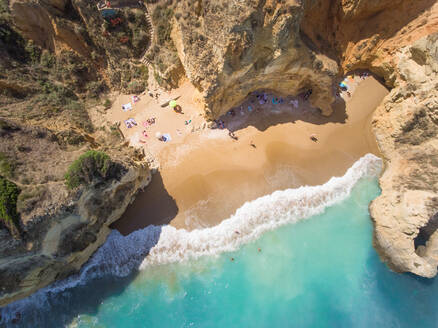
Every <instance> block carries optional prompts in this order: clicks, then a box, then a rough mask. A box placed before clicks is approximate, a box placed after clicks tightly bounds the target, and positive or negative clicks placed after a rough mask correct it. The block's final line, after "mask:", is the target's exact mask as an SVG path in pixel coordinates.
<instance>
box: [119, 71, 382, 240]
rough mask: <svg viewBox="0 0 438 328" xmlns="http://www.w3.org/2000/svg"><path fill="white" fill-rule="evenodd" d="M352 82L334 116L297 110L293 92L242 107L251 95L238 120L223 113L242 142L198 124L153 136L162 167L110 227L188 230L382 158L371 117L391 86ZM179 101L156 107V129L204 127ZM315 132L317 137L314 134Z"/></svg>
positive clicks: (184, 102) (154, 152) (302, 108)
mask: <svg viewBox="0 0 438 328" xmlns="http://www.w3.org/2000/svg"><path fill="white" fill-rule="evenodd" d="M349 82H350V83H349V91H350V92H351V98H350V97H348V96H347V95H346V94H345V93H343V95H342V96H343V98H345V105H344V101H343V99H342V98H338V99H337V105H336V108H335V113H334V115H333V116H331V117H328V118H327V117H323V116H321V115H320V114H319V113H318V112H316V111H315V110H313V109H312V108H310V107H308V105H307V104H306V102H303V101H302V100H300V103H299V106H298V108H296V107H294V106H293V105H291V104H290V100H293V101H294V99H297V98H294V97H288V98H286V99H285V101H284V105H279V106H276V105H270V104H268V106H266V105H265V107H268V108H264V109H263V108H262V109H260V110H259V111H257V110H253V111H252V113H250V114H248V113H246V111H245V110H242V111H240V109H241V108H245V109H246V108H247V106H254V99H252V100H251V99H250V98H249V99H248V100H247V101H245V102H244V103H243V104H242V107H241V108H239V107H237V108H236V112H237V115H236V116H237V117H236V116H235V117H233V118H231V117H224V118H223V120H224V122H225V125H226V127H228V128H229V129H230V130H232V131H234V133H235V134H236V135H237V136H238V140H232V139H231V138H230V137H229V136H228V130H227V129H225V130H218V129H216V130H210V129H202V128H197V127H192V128H189V129H186V130H185V131H187V133H186V134H183V133H181V134H182V135H177V138H175V139H174V140H172V141H171V142H168V143H162V142H159V141H156V142H155V140H153V141H152V140H151V143H152V145H151V146H152V147H150V148H149V151H150V152H151V153H152V155H153V156H154V157H156V158H158V160H159V163H160V168H159V171H158V172H157V173H156V174H154V176H153V178H152V183H151V185H150V186H149V187H148V188H147V189H146V190H145V191H144V192H141V193H139V194H138V195H137V197H136V200H135V201H134V202H133V203H132V204H131V205H130V206H129V207H128V209H127V211H126V212H125V214H124V215H123V217H122V218H121V219H119V220H118V221H117V222H115V223H114V224H113V225H112V227H113V228H115V229H117V230H119V231H120V232H121V233H122V234H124V235H127V234H129V233H130V232H132V231H135V230H138V229H141V228H144V227H146V226H147V225H149V224H155V225H157V224H170V225H172V226H173V227H175V228H184V229H187V230H193V229H198V228H206V227H211V226H215V225H217V224H219V223H220V222H222V221H223V220H224V219H226V218H228V217H230V216H231V215H232V214H233V213H234V212H235V211H236V209H237V208H239V207H241V206H242V205H243V204H244V203H245V202H247V201H251V200H254V199H256V198H258V197H261V196H263V195H268V194H271V193H272V192H274V191H276V190H284V189H288V188H298V187H300V186H304V185H310V186H312V185H321V184H323V183H325V182H327V181H328V180H329V179H330V178H331V177H333V176H343V175H344V174H345V172H346V171H347V170H348V168H350V167H351V166H352V165H353V164H354V163H355V162H356V161H357V160H358V159H359V158H361V157H362V156H364V155H365V154H367V153H372V154H375V155H377V156H378V155H379V150H378V147H377V144H376V141H375V138H374V136H373V134H372V131H371V116H372V113H373V112H374V110H375V108H376V107H377V106H378V105H379V104H380V103H381V101H382V99H383V98H384V96H386V94H387V93H388V91H387V90H386V88H385V87H384V86H383V85H381V84H380V83H379V82H378V81H377V80H375V79H374V78H373V77H368V78H367V79H365V80H360V79H359V78H358V77H357V78H355V80H354V81H351V80H350V81H349ZM184 88H187V85H185V86H184ZM354 89H356V90H354ZM177 92H178V90H176V92H175V93H177ZM186 94H187V93H186ZM170 96H171V95H168V97H170ZM181 98H182V99H181V100H180V101H179V102H180V103H181V104H182V107H183V110H184V112H185V115H178V114H175V113H173V112H172V111H170V110H169V109H162V108H161V111H162V112H161V113H160V112H158V113H157V112H156V113H157V114H156V115H157V117H158V118H157V121H158V122H157V126H156V128H157V129H162V128H163V126H162V125H160V124H159V123H160V121H161V122H162V121H163V119H164V120H166V123H167V124H168V126H167V127H165V128H167V129H168V130H170V129H178V124H181V122H179V121H181V120H182V119H184V118H185V117H193V118H194V125H195V126H196V125H201V124H202V120H200V119H199V118H198V117H196V110H192V111H190V110H189V108H190V107H189V104H188V101H187V100H185V99H184V96H183V97H181ZM157 103H158V102H157ZM193 107H195V106H193ZM254 107H255V106H254ZM344 108H345V109H344ZM159 110H160V109H159ZM151 112H152V111H151ZM149 114H151V113H149ZM160 114H162V115H163V116H165V117H162V116H159V115H160ZM139 115H140V117H141V115H143V117H144V113H140V114H139ZM240 116H242V117H240ZM239 121H240V123H239ZM175 125H176V127H175ZM232 125H233V126H232ZM129 132H131V131H129ZM124 133H125V131H124ZM136 134H138V132H136V133H131V134H129V133H127V137H128V138H129V139H130V140H131V143H132V144H136V141H137V140H138V139H137V135H136ZM312 134H316V135H317V138H318V141H317V142H314V141H312V140H311V139H310V136H311V135H312ZM172 137H173V135H172ZM251 144H252V145H254V146H255V147H253V146H251ZM137 145H138V143H137ZM151 196H152V197H151ZM151 199H153V201H151Z"/></svg>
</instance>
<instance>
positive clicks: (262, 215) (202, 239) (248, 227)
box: [140, 154, 382, 269]
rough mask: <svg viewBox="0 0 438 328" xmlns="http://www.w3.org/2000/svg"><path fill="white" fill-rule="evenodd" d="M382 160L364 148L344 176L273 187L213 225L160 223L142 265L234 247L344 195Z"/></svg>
mask: <svg viewBox="0 0 438 328" xmlns="http://www.w3.org/2000/svg"><path fill="white" fill-rule="evenodd" d="M381 165H382V164H381V160H380V159H379V158H378V157H376V156H374V155H371V154H367V155H365V156H364V157H362V158H361V159H359V160H358V161H357V162H356V163H355V164H354V165H353V166H352V167H351V168H350V169H348V171H347V172H346V174H345V175H344V176H343V177H333V178H331V179H330V180H329V181H328V182H327V183H325V184H323V185H321V186H312V187H310V186H303V187H300V188H297V189H287V190H283V191H276V192H274V193H272V194H270V195H267V196H263V197H260V198H258V199H256V200H253V201H251V202H247V203H245V204H244V205H243V206H242V207H240V208H239V209H238V210H237V211H236V213H235V214H234V215H233V216H231V217H230V218H229V219H227V220H224V221H223V222H221V223H220V224H219V225H217V226H214V227H211V228H206V229H197V230H193V231H190V232H189V231H186V230H184V229H176V228H174V227H172V226H164V227H163V229H162V231H161V235H160V238H159V241H158V243H157V245H155V246H154V247H153V248H152V249H151V250H150V252H149V255H148V256H147V257H146V258H145V259H144V261H143V262H142V264H141V266H140V268H141V269H145V268H146V267H147V266H149V265H154V264H166V263H171V262H178V261H184V260H189V259H196V258H199V257H200V256H205V255H210V256H211V255H217V254H220V253H222V252H230V251H235V250H237V249H238V248H239V246H240V245H242V244H245V243H248V242H251V241H253V240H255V239H257V238H258V237H259V236H260V235H261V234H262V233H264V232H266V231H268V230H273V229H275V228H277V227H279V226H282V225H285V224H288V223H295V222H297V221H299V220H302V219H306V218H309V217H311V216H313V215H317V214H321V213H322V212H323V211H324V209H325V208H326V207H328V206H331V205H334V204H336V203H338V202H340V201H342V200H344V199H345V198H347V197H348V195H349V194H350V192H351V189H352V188H353V187H354V185H355V184H356V183H357V182H358V181H359V180H360V179H361V178H363V177H370V176H372V177H375V176H377V175H378V174H379V172H380V170H381Z"/></svg>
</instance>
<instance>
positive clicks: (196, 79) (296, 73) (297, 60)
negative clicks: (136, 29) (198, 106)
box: [172, 0, 338, 118]
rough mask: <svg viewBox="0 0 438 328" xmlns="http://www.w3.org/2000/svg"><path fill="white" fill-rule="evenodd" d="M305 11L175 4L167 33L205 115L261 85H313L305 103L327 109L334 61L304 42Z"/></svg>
mask: <svg viewBox="0 0 438 328" xmlns="http://www.w3.org/2000/svg"><path fill="white" fill-rule="evenodd" d="M303 14H304V7H303V6H302V5H300V4H299V2H297V1H294V0H288V1H269V0H268V1H255V0H253V1H250V0H247V1H218V2H217V1H216V2H211V1H188V0H184V1H178V3H177V5H176V7H175V18H174V27H173V32H172V38H173V41H174V44H175V46H176V48H177V50H178V54H179V56H180V59H181V62H182V64H183V66H184V69H185V72H186V75H187V77H188V78H189V79H190V81H191V82H192V83H193V84H194V85H195V86H196V88H197V89H198V90H199V92H200V101H201V102H202V103H203V104H204V106H205V114H206V116H207V118H217V117H219V116H220V115H222V114H224V113H225V112H226V111H227V110H228V109H230V108H231V107H232V106H235V105H237V104H239V103H240V102H241V101H242V100H243V99H244V98H245V97H246V96H247V95H248V94H249V93H250V92H252V91H256V90H259V89H264V90H266V89H271V90H275V92H277V93H278V94H284V95H290V94H299V93H301V92H305V91H307V90H308V89H312V90H313V93H312V95H311V97H310V102H311V103H312V104H313V105H314V106H315V107H318V108H320V109H321V111H322V113H323V114H325V115H330V114H331V112H332V109H331V106H330V105H331V103H332V102H333V101H334V98H333V94H334V93H333V89H332V86H334V82H335V78H336V76H337V73H338V68H337V64H336V62H335V61H333V60H332V59H330V58H329V57H327V56H325V55H323V54H321V53H318V52H317V51H313V50H312V49H310V48H309V47H308V46H306V44H305V43H304V42H303V40H302V38H301V37H300V23H301V19H302V17H303Z"/></svg>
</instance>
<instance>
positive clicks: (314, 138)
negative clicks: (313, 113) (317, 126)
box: [310, 133, 318, 142]
mask: <svg viewBox="0 0 438 328" xmlns="http://www.w3.org/2000/svg"><path fill="white" fill-rule="evenodd" d="M310 140H312V141H313V142H317V141H318V136H317V135H316V134H315V133H312V134H311V135H310Z"/></svg>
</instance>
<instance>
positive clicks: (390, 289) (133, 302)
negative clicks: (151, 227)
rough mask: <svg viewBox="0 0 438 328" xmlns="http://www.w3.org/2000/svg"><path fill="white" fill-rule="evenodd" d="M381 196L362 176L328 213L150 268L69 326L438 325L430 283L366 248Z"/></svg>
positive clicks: (431, 282) (369, 241)
mask: <svg viewBox="0 0 438 328" xmlns="http://www.w3.org/2000/svg"><path fill="white" fill-rule="evenodd" d="M378 194H379V189H378V186H377V182H376V180H371V179H368V180H363V181H361V182H360V183H359V184H358V185H357V186H356V187H355V188H354V189H353V192H352V194H351V196H350V197H349V198H348V199H347V200H345V201H343V202H342V203H341V204H338V205H336V206H333V207H331V208H328V209H327V210H326V211H325V213H324V214H322V215H318V216H315V217H312V218H311V219H309V220H306V221H301V222H298V223H297V224H293V225H288V226H284V227H282V228H279V229H277V230H274V231H270V232H268V233H265V234H264V235H263V237H262V238H260V239H259V240H257V241H255V242H252V243H250V244H247V245H245V246H243V247H242V248H241V249H240V250H239V251H237V252H233V253H226V254H222V255H221V256H219V257H217V258H212V257H207V258H202V259H200V260H197V261H193V262H189V263H178V264H169V265H162V266H159V267H155V268H154V267H152V268H148V269H147V270H145V271H142V272H140V274H139V275H138V276H137V277H136V278H135V279H134V280H133V281H132V282H131V283H130V284H129V285H128V286H127V288H126V289H125V290H123V291H122V292H121V293H120V294H118V295H114V296H110V297H108V298H106V299H105V300H104V301H103V302H102V304H100V305H99V307H98V309H97V312H96V313H93V314H91V315H90V314H81V315H79V316H78V318H76V319H75V324H76V325H77V326H78V327H414V326H418V327H436V326H437V325H438V321H437V319H438V314H437V313H438V311H436V310H437V309H438V308H437V305H438V301H437V298H438V294H437V293H436V292H437V289H438V288H437V284H436V283H435V281H434V280H423V279H418V278H414V277H413V276H409V275H398V274H394V273H392V272H390V271H389V270H388V269H387V268H386V267H385V266H384V265H383V264H382V263H381V262H380V261H379V259H378V257H377V255H376V253H375V251H374V249H373V248H372V246H371V242H372V224H371V221H370V218H369V216H368V204H369V202H370V201H371V200H372V199H373V198H375V197H376V196H377V195H378ZM259 248H260V251H259V250H258V249H259ZM231 258H234V261H231Z"/></svg>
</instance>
